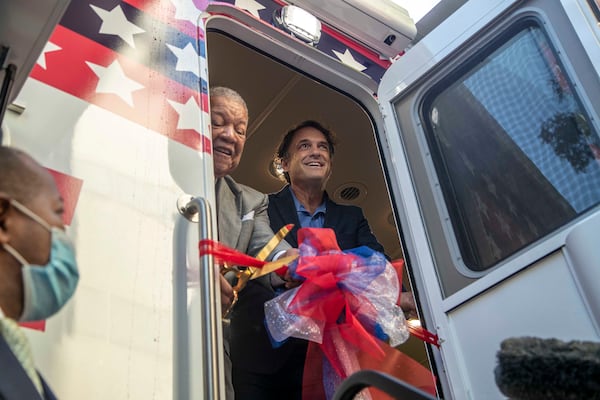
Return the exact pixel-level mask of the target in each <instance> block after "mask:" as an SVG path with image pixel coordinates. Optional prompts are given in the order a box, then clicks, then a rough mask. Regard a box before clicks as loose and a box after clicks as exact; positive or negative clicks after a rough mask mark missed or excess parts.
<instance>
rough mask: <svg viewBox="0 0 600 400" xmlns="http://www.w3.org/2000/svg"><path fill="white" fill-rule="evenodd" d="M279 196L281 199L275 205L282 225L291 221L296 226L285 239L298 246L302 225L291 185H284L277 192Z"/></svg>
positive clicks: (291, 244) (293, 245)
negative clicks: (299, 231)
mask: <svg viewBox="0 0 600 400" xmlns="http://www.w3.org/2000/svg"><path fill="white" fill-rule="evenodd" d="M277 197H278V198H279V201H277V202H275V204H274V205H275V209H276V210H277V213H278V214H279V216H280V217H281V222H282V226H283V225H285V224H289V223H292V224H294V228H292V231H291V232H290V233H289V234H288V235H287V236H286V237H285V240H286V241H287V242H288V243H289V244H290V246H292V247H298V229H300V228H302V227H301V226H300V220H299V219H298V213H297V212H296V205H295V204H294V199H293V198H292V192H291V191H290V186H289V185H288V186H286V187H284V188H283V189H282V190H281V191H280V192H279V193H277Z"/></svg>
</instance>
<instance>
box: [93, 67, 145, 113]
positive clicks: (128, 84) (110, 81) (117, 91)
mask: <svg viewBox="0 0 600 400" xmlns="http://www.w3.org/2000/svg"><path fill="white" fill-rule="evenodd" d="M86 64H87V65H88V67H90V68H91V69H92V71H94V74H96V76H98V85H97V86H96V93H108V94H114V95H117V96H119V97H120V98H121V99H123V101H124V102H126V103H127V104H129V105H130V106H131V107H133V96H132V95H131V93H132V92H135V91H136V90H140V89H143V88H144V85H142V84H140V83H139V82H136V81H134V80H133V79H129V78H128V77H127V76H126V75H125V72H123V68H121V65H120V64H119V62H118V61H117V60H115V61H113V62H112V64H110V65H109V66H108V67H103V66H101V65H97V64H93V63H91V62H88V61H86Z"/></svg>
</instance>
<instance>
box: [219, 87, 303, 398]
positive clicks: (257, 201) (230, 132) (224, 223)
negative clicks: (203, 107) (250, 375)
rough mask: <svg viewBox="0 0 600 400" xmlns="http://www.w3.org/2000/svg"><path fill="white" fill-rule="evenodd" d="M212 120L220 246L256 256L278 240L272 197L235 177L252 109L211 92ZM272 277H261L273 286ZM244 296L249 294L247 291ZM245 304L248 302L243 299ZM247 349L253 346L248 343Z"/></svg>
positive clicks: (224, 286) (225, 91)
mask: <svg viewBox="0 0 600 400" xmlns="http://www.w3.org/2000/svg"><path fill="white" fill-rule="evenodd" d="M210 116H211V126H212V139H213V160H214V172H215V194H216V200H217V223H218V231H219V241H220V242H221V243H223V244H225V245H227V246H229V247H232V248H235V249H236V250H238V251H241V252H244V253H246V254H249V255H251V256H255V255H256V254H257V253H258V252H259V251H260V250H261V249H262V248H263V247H264V246H265V245H266V244H267V242H268V241H269V239H271V237H272V236H273V235H274V234H273V231H272V230H271V227H270V225H269V217H268V215H267V205H268V197H267V196H266V195H265V194H263V193H260V192H258V191H256V190H254V189H252V188H250V187H248V186H244V185H241V184H239V183H237V182H236V181H235V180H233V178H232V177H231V176H229V174H230V173H232V172H233V171H234V170H235V169H236V168H237V166H238V165H239V163H240V159H241V157H242V152H243V151H244V144H245V142H246V129H247V127H248V108H247V106H246V102H245V101H244V99H243V98H242V97H241V96H240V95H239V94H238V93H237V92H236V91H234V90H232V89H229V88H225V87H215V88H212V89H211V91H210ZM295 251H297V250H295V249H290V246H289V245H288V244H287V243H285V242H282V243H280V244H279V245H278V246H277V247H276V248H275V250H274V251H273V252H272V253H271V254H270V255H269V257H268V258H267V259H269V260H271V259H273V258H274V257H279V256H281V255H283V254H285V255H291V254H293V253H294V252H295ZM268 278H269V276H268V275H267V276H265V277H262V278H259V279H258V280H257V281H262V282H263V283H264V284H269V281H268ZM220 279H221V305H222V307H223V310H227V309H228V308H229V306H230V305H231V302H232V301H233V290H232V288H231V285H230V284H229V283H228V282H227V280H225V278H223V277H222V276H221V277H220ZM242 292H243V291H242ZM240 303H243V301H242V300H240ZM228 331H229V329H228V327H227V326H224V342H225V381H226V382H225V383H226V388H227V399H228V400H230V399H233V397H234V396H233V386H232V383H231V359H230V355H229V332H228ZM247 345H250V346H251V345H252V344H251V343H248V344H247Z"/></svg>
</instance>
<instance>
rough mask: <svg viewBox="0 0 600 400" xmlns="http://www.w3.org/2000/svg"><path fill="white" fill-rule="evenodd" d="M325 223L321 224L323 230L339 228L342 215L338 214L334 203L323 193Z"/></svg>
mask: <svg viewBox="0 0 600 400" xmlns="http://www.w3.org/2000/svg"><path fill="white" fill-rule="evenodd" d="M325 207H326V210H325V221H324V222H323V228H332V229H334V230H335V227H338V228H339V224H340V218H341V217H342V214H341V212H340V208H339V207H338V205H337V204H336V203H334V202H333V201H331V200H329V196H328V195H327V193H325Z"/></svg>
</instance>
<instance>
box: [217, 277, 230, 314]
mask: <svg viewBox="0 0 600 400" xmlns="http://www.w3.org/2000/svg"><path fill="white" fill-rule="evenodd" d="M219 283H220V286H221V310H223V312H224V311H225V310H228V309H229V307H230V306H231V303H232V302H233V288H232V287H231V285H230V284H229V282H227V279H225V277H224V276H223V275H221V274H219Z"/></svg>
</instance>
